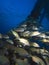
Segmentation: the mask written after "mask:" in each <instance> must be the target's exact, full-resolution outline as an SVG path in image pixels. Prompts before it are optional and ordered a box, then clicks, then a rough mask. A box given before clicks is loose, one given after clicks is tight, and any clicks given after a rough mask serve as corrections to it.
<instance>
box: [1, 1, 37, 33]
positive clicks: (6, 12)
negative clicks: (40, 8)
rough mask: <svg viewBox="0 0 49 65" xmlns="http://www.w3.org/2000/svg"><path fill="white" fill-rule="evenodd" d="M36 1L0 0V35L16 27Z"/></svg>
mask: <svg viewBox="0 0 49 65" xmlns="http://www.w3.org/2000/svg"><path fill="white" fill-rule="evenodd" d="M36 1H37V0H0V33H3V34H5V33H6V32H8V31H9V30H10V29H12V28H14V27H17V26H18V25H19V24H20V23H21V22H22V21H23V20H25V19H26V17H27V16H28V15H29V14H30V12H31V11H32V9H33V7H34V5H35V2H36Z"/></svg>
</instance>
